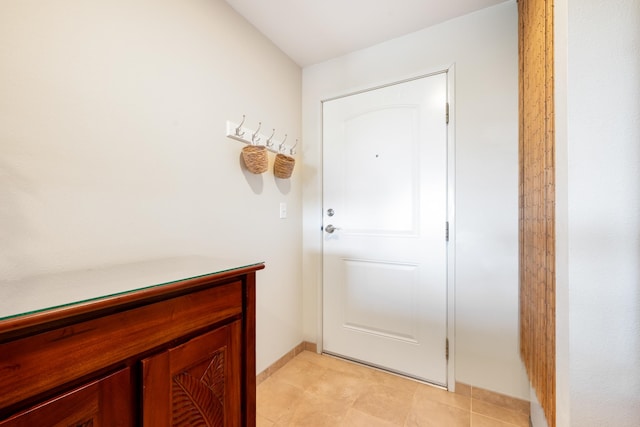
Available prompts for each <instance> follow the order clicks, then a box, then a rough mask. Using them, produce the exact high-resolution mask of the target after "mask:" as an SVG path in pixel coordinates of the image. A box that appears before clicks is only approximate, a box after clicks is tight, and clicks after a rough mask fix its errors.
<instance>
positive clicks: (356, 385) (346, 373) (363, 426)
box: [257, 351, 529, 427]
mask: <svg viewBox="0 0 640 427" xmlns="http://www.w3.org/2000/svg"><path fill="white" fill-rule="evenodd" d="M467 388H468V389H469V390H466V389H467ZM473 390H476V389H471V387H465V389H463V390H461V392H456V393H449V392H447V391H445V390H441V389H439V388H436V387H432V386H429V385H426V384H422V383H419V382H416V381H412V380H409V379H406V378H402V377H399V376H396V375H392V374H388V373H385V372H382V371H378V370H376V369H371V368H368V367H365V366H361V365H358V364H354V363H350V362H347V361H344V360H341V359H338V358H334V357H331V356H326V355H318V354H316V353H312V352H309V351H303V352H302V353H300V354H299V355H297V356H296V357H294V358H293V359H292V360H291V361H289V362H288V363H287V364H286V365H284V366H283V367H282V368H280V369H279V370H277V371H276V372H275V373H273V375H271V376H270V377H269V378H267V379H266V380H264V381H263V382H262V383H260V385H258V394H257V401H258V402H257V412H258V419H257V427H283V426H313V427H322V426H332V427H334V426H345V427H347V426H348V427H391V426H411V427H413V426H420V427H462V426H464V427H514V426H515V427H528V426H529V415H528V409H527V407H526V405H524V404H523V403H524V402H521V404H520V405H519V406H518V407H517V408H515V409H514V406H513V405H511V407H510V408H508V407H506V406H504V405H502V404H501V403H502V402H501V399H500V398H499V395H498V398H496V395H495V394H491V396H483V393H482V391H481V390H480V391H478V392H474V391H473ZM465 394H467V395H465ZM485 395H486V393H485ZM485 397H486V398H485ZM506 399H509V398H506Z"/></svg>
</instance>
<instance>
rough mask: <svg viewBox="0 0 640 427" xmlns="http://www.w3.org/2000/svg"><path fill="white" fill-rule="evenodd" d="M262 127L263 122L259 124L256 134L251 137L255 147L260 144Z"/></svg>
mask: <svg viewBox="0 0 640 427" xmlns="http://www.w3.org/2000/svg"><path fill="white" fill-rule="evenodd" d="M260 126H262V122H258V129H256V131H255V132H254V134H253V135H251V143H252V144H253V145H258V143H259V142H260V138H258V132H260Z"/></svg>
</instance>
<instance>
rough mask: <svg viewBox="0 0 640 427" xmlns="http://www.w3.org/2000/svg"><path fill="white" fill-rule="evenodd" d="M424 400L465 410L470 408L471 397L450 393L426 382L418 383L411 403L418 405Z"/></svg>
mask: <svg viewBox="0 0 640 427" xmlns="http://www.w3.org/2000/svg"><path fill="white" fill-rule="evenodd" d="M424 401H431V402H438V403H443V404H445V405H449V406H453V407H455V408H458V409H462V410H465V411H470V410H471V398H470V397H467V396H463V395H461V394H458V393H450V392H448V391H447V390H442V389H440V388H437V387H433V386H430V385H426V384H418V387H417V389H416V392H415V394H414V396H413V404H414V406H415V405H420V404H422V402H424Z"/></svg>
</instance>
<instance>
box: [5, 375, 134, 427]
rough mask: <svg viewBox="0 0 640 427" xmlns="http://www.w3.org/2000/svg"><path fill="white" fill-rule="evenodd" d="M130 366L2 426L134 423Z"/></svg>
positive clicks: (120, 425)
mask: <svg viewBox="0 0 640 427" xmlns="http://www.w3.org/2000/svg"><path fill="white" fill-rule="evenodd" d="M131 402H132V389H131V374H130V372H129V368H127V369H123V370H121V371H118V372H116V373H114V374H112V375H110V376H108V377H106V378H102V379H100V380H98V381H94V382H92V383H89V384H87V385H85V386H82V387H79V388H77V389H74V390H72V391H70V392H68V393H66V394H63V395H61V396H59V397H56V398H54V399H51V400H48V401H46V402H45V403H43V404H41V405H38V406H36V407H34V408H31V409H29V410H26V411H24V412H21V413H19V414H17V415H14V416H13V417H11V418H9V419H7V420H5V421H2V422H0V427H33V426H52V427H129V426H131V427H133V425H134V419H135V418H134V417H135V414H134V409H133V405H132V403H131Z"/></svg>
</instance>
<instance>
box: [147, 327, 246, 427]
mask: <svg viewBox="0 0 640 427" xmlns="http://www.w3.org/2000/svg"><path fill="white" fill-rule="evenodd" d="M240 342H241V325H240V322H238V321H236V322H233V323H231V324H229V325H227V326H224V327H221V328H219V329H216V330H214V331H212V332H208V333H206V334H203V335H201V336H198V337H196V338H194V339H192V340H190V341H188V342H186V343H184V344H182V345H180V346H177V347H174V348H172V349H170V350H167V351H165V352H163V353H160V354H158V355H156V356H153V357H150V358H148V359H144V360H143V361H142V368H143V425H144V426H153V427H163V426H175V427H186V426H206V427H229V426H239V425H240V422H241V412H240V410H241V408H240V399H239V397H240V393H241V390H240V387H241V380H242V379H241V378H239V374H238V373H239V372H241V371H240V369H239V361H240Z"/></svg>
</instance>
